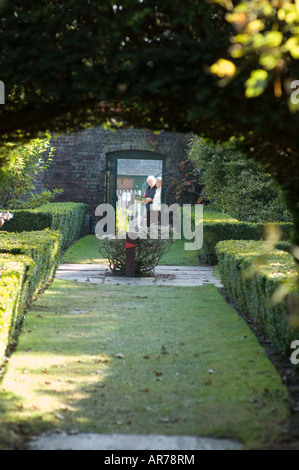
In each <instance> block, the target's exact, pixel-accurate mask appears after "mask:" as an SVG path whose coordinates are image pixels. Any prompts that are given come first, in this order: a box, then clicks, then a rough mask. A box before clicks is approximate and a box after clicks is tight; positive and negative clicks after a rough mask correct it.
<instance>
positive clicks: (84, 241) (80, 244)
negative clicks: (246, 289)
mask: <svg viewBox="0 0 299 470" xmlns="http://www.w3.org/2000/svg"><path fill="white" fill-rule="evenodd" d="M100 243H101V241H100V240H99V239H98V238H97V237H96V236H94V235H87V236H86V237H83V238H81V239H80V240H79V241H77V243H75V244H74V245H72V246H71V247H70V248H69V249H68V250H67V251H66V253H65V254H64V256H63V258H62V263H87V264H89V263H107V260H105V259H104V258H103V257H102V256H101V254H100V253H99V246H100ZM184 243H185V241H184V240H175V242H174V243H173V244H172V246H171V248H170V251H169V252H168V253H166V254H165V255H164V256H163V258H162V259H161V261H160V264H161V265H167V264H168V265H182V266H198V265H199V258H198V251H197V250H192V251H191V250H190V251H185V250H184Z"/></svg>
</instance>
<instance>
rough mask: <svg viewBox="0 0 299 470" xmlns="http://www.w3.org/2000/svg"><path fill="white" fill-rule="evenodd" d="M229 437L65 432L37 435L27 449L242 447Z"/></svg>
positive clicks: (215, 448)
mask: <svg viewBox="0 0 299 470" xmlns="http://www.w3.org/2000/svg"><path fill="white" fill-rule="evenodd" d="M242 449H243V446H242V444H240V443H238V442H236V441H232V440H229V439H215V438H210V437H192V436H191V437H190V436H160V435H134V434H92V433H79V434H72V435H69V434H66V433H53V434H49V435H44V436H39V437H37V438H36V439H34V440H33V441H31V442H30V443H29V446H28V450H242Z"/></svg>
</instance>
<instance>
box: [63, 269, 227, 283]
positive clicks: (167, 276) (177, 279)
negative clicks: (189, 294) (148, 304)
mask: <svg viewBox="0 0 299 470" xmlns="http://www.w3.org/2000/svg"><path fill="white" fill-rule="evenodd" d="M56 278H58V279H64V280H68V281H77V282H90V283H92V284H111V285H135V286H137V285H140V286H148V285H157V286H191V287H192V286H193V287H195V286H202V285H205V284H215V286H217V287H222V284H221V281H220V280H219V279H218V278H217V277H215V276H214V274H213V268H212V267H210V266H157V267H156V269H155V275H154V276H153V277H143V278H140V277H139V278H138V277H137V278H135V277H123V276H117V275H114V274H113V273H112V272H111V271H110V270H109V268H108V266H106V265H101V264H61V265H60V267H59V269H58V270H57V273H56Z"/></svg>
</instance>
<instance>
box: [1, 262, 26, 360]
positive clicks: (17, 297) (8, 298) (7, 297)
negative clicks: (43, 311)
mask: <svg viewBox="0 0 299 470" xmlns="http://www.w3.org/2000/svg"><path fill="white" fill-rule="evenodd" d="M33 267H34V262H33V260H32V259H31V258H29V257H28V256H11V255H9V254H6V255H5V254H4V255H3V254H2V255H0V364H2V362H3V361H4V357H5V351H6V348H7V346H8V344H9V342H10V340H11V338H12V334H13V332H14V330H15V328H16V327H17V326H18V325H19V324H20V322H21V319H22V316H23V312H24V306H25V303H26V299H27V297H28V287H29V279H30V273H31V272H32V270H33Z"/></svg>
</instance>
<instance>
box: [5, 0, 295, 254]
mask: <svg viewBox="0 0 299 470" xmlns="http://www.w3.org/2000/svg"><path fill="white" fill-rule="evenodd" d="M219 2H220V3H221V5H222V6H223V5H228V6H229V7H230V8H233V6H234V5H236V4H237V5H236V8H237V9H238V10H239V11H236V12H234V11H233V12H232V13H236V15H233V17H232V18H230V17H229V16H228V15H226V13H227V12H226V11H225V9H223V8H222V7H221V6H219V5H217V4H213V3H212V2H211V1H210V0H206V1H204V0H184V1H183V0H163V1H162V0H158V1H157V2H155V3H154V4H153V2H152V1H151V0H143V1H140V0H126V2H125V5H117V4H115V3H114V2H109V1H108V2H99V1H98V0H89V1H88V3H87V4H86V5H85V7H84V9H82V5H81V4H80V2H75V1H74V0H65V1H64V2H62V1H61V0H56V1H52V0H45V1H43V2H38V1H37V0H15V1H14V2H5V4H4V6H3V11H2V12H1V14H2V16H3V18H5V21H2V22H1V24H0V40H1V51H0V62H1V63H2V64H5V67H2V69H1V80H3V82H4V83H5V86H6V97H7V105H5V106H1V107H0V165H1V167H2V166H3V165H4V164H7V161H8V157H7V149H6V148H5V144H6V142H20V141H24V140H28V139H31V138H33V137H36V136H37V135H38V133H39V132H40V131H45V130H49V131H50V132H55V131H58V132H65V131H75V130H77V129H79V128H81V129H82V128H86V127H91V126H94V125H101V124H105V125H109V126H111V127H115V128H119V126H120V124H121V123H125V125H132V126H136V127H139V128H140V127H144V128H148V129H152V130H162V129H163V130H166V131H177V132H195V133H200V134H202V135H204V136H206V137H209V138H212V139H213V140H221V141H227V140H228V139H229V138H230V137H232V136H233V137H234V138H235V140H236V142H237V144H238V145H239V146H241V147H242V148H243V149H244V150H246V152H248V154H250V153H251V152H253V154H254V157H255V158H256V159H257V160H259V161H260V162H262V163H263V165H264V166H265V168H266V169H267V171H269V172H271V174H272V175H273V176H274V177H275V178H276V179H277V180H278V181H279V183H280V184H281V185H282V186H283V188H284V190H286V191H287V192H288V194H289V199H288V201H290V202H288V207H289V208H290V207H291V208H292V210H291V212H292V215H293V216H294V224H295V227H296V237H295V238H294V242H295V243H297V245H299V215H298V214H299V205H298V200H299V165H298V155H299V142H298V135H297V134H298V132H297V130H298V126H299V113H298V112H295V111H297V110H298V105H295V106H294V107H289V102H290V95H291V94H292V93H293V91H294V90H292V88H291V83H292V81H293V80H296V79H297V77H299V61H298V37H297V36H298V33H297V21H298V11H297V9H296V8H297V5H295V4H294V3H293V2H291V1H287V2H278V1H276V0H271V1H265V2H261V1H260V0H254V1H251V0H250V1H240V2H232V1H230V0H227V1H224V0H219ZM240 9H241V11H240ZM242 9H243V10H242ZM178 12H179V14H178ZM227 20H229V21H227ZM24 25H26V27H24ZM215 31H217V35H215ZM82 38H84V40H83V39H82ZM28 44H30V47H28ZM230 53H231V54H232V56H233V57H232V61H234V63H233V62H232V61H229V60H227V59H223V56H225V57H228V55H229V54H230ZM221 58H222V61H223V62H222V64H223V67H220V68H219V72H220V75H221V77H220V80H218V77H217V76H216V75H215V74H213V73H211V67H212V66H213V64H215V62H217V61H218V60H219V59H221ZM216 69H217V68H216ZM261 70H262V72H261ZM169 71H171V72H172V73H169ZM234 71H236V74H235V75H234V76H233V73H234ZM219 81H220V85H221V86H219ZM246 87H247V88H248V89H249V92H247V96H252V97H251V98H247V97H246V96H245V89H246ZM263 90H264V92H263V93H260V92H261V91H263ZM273 90H274V93H273ZM252 149H254V150H252ZM292 201H295V202H294V203H293V204H292Z"/></svg>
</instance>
